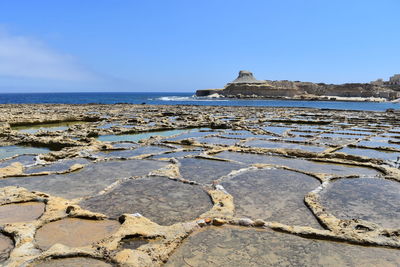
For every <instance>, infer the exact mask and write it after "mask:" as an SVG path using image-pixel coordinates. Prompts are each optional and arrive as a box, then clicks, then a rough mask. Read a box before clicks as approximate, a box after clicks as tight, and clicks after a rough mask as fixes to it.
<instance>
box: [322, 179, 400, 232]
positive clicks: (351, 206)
mask: <svg viewBox="0 0 400 267" xmlns="http://www.w3.org/2000/svg"><path fill="white" fill-rule="evenodd" d="M321 202H322V205H323V206H324V207H325V208H326V210H327V211H328V212H331V213H332V214H333V215H335V216H336V217H338V218H340V219H362V220H366V221H370V222H374V223H377V224H380V225H381V226H383V227H387V228H396V229H397V228H399V227H400V223H399V222H400V212H399V207H400V183H398V182H394V181H389V180H384V179H375V178H358V179H340V180H337V181H335V182H333V183H332V184H331V185H329V186H328V187H327V188H326V189H325V190H324V191H323V192H322V193H321Z"/></svg>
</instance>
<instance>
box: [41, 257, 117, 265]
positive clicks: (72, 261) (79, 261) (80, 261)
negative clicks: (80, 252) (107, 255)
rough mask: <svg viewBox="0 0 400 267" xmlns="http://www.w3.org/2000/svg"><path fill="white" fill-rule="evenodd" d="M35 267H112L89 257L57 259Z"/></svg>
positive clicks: (48, 260)
mask: <svg viewBox="0 0 400 267" xmlns="http://www.w3.org/2000/svg"><path fill="white" fill-rule="evenodd" d="M33 266H34V267H72V266H73V267H87V266H93V267H111V266H112V265H111V264H109V263H106V262H104V261H101V260H97V259H92V258H87V257H72V258H55V259H47V260H45V261H43V262H40V263H36V264H34V265H33Z"/></svg>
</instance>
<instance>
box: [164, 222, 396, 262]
mask: <svg viewBox="0 0 400 267" xmlns="http://www.w3.org/2000/svg"><path fill="white" fill-rule="evenodd" d="M210 264H212V265H214V266H371V267H372V266H397V265H399V264H400V251H399V250H393V249H387V248H377V247H364V246H356V245H350V244H347V243H337V242H330V241H324V240H313V239H306V238H302V237H299V236H295V235H288V234H284V233H279V232H274V231H271V230H250V229H242V228H237V227H218V228H217V227H212V228H202V230H201V231H199V232H197V233H195V234H193V235H191V236H190V237H189V238H187V239H186V241H184V243H183V244H182V245H181V246H180V247H179V248H178V249H177V250H176V251H175V253H174V254H173V255H172V256H171V257H170V258H169V260H168V262H167V263H166V264H165V266H168V267H170V266H199V267H201V266H210Z"/></svg>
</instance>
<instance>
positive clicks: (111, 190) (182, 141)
mask: <svg viewBox="0 0 400 267" xmlns="http://www.w3.org/2000/svg"><path fill="white" fill-rule="evenodd" d="M398 115H399V114H398V113H397V112H396V111H394V110H390V111H387V112H369V111H341V110H319V109H311V108H270V107H229V106H226V107H221V106H219V107H215V106H151V105H129V104H115V105H101V104H96V105H90V104H87V105H45V104H40V105H39V104H38V105H0V266H65V265H68V264H69V265H74V266H79V265H77V264H81V265H82V266H85V265H86V266H162V265H165V266H209V265H210V264H211V265H214V266H234V265H236V266H239V265H240V266H268V265H272V266H312V265H314V266H315V265H325V266H333V265H335V264H336V265H337V264H338V265H343V266H360V265H361V266H398V265H400V224H399V222H400V214H399V212H398V207H399V205H400V169H399V167H400V122H399V120H398ZM365 203H368V205H366V204H365ZM243 244H245V245H243Z"/></svg>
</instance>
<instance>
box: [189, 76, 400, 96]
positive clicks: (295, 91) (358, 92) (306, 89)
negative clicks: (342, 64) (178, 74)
mask: <svg viewBox="0 0 400 267" xmlns="http://www.w3.org/2000/svg"><path fill="white" fill-rule="evenodd" d="M215 93H218V94H219V95H221V96H225V97H232V98H235V97H237V98H243V97H245V98H246V97H249V98H304V97H307V98H312V97H316V98H318V97H379V98H385V99H388V100H393V99H397V98H399V97H400V92H398V91H395V90H393V88H389V87H384V86H379V85H376V84H372V83H346V84H325V83H311V82H300V81H287V80H284V81H269V80H257V79H256V78H255V77H254V76H253V74H252V73H251V72H249V71H240V72H239V76H238V77H237V78H236V79H235V80H233V81H232V82H230V83H228V84H226V86H225V87H224V88H223V89H206V90H197V92H196V95H197V96H208V95H212V94H215Z"/></svg>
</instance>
